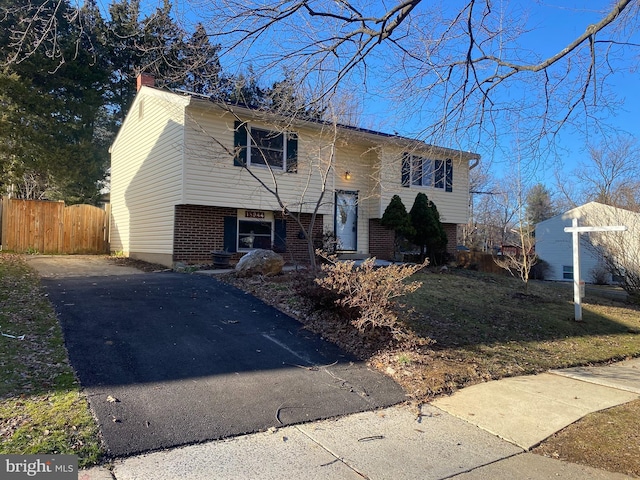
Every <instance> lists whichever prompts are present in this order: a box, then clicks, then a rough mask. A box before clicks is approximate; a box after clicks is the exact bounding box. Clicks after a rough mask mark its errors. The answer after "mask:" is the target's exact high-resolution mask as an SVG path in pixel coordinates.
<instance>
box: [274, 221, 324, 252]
mask: <svg viewBox="0 0 640 480" xmlns="http://www.w3.org/2000/svg"><path fill="white" fill-rule="evenodd" d="M275 218H284V217H283V215H282V214H281V213H278V214H276V215H275ZM300 220H301V222H302V224H303V225H304V227H305V230H308V229H309V225H310V224H311V214H310V213H303V214H302V215H301V216H300ZM312 235H313V239H314V241H315V242H316V243H317V242H318V241H319V242H320V246H321V245H322V215H317V216H316V221H315V223H314V225H313V234H312ZM300 237H301V235H300V227H299V226H298V224H297V223H296V222H295V221H293V220H292V219H290V218H288V219H287V251H286V252H284V253H281V255H282V257H283V258H284V260H285V262H287V263H302V264H308V263H309V253H308V251H307V241H306V240H305V239H304V238H300Z"/></svg>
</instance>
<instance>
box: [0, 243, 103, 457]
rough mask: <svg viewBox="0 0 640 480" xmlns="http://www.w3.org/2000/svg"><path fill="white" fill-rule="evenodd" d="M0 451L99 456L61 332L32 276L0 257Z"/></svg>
mask: <svg viewBox="0 0 640 480" xmlns="http://www.w3.org/2000/svg"><path fill="white" fill-rule="evenodd" d="M0 327H1V329H2V332H3V333H5V334H8V335H13V336H17V337H22V335H24V338H22V339H20V338H12V337H7V336H2V337H0V347H1V348H0V367H1V368H0V453H3V454H33V453H64V454H76V455H78V457H79V458H78V463H79V465H80V466H88V465H91V464H94V463H96V462H97V461H98V460H99V458H100V455H101V442H100V437H99V434H98V427H97V425H96V422H95V420H94V418H93V416H92V415H91V412H90V410H89V406H88V403H87V399H86V398H85V397H84V395H83V394H82V393H81V392H80V387H79V385H78V383H77V381H76V379H75V375H74V372H73V369H72V368H71V366H70V365H69V362H68V359H67V351H66V349H65V347H64V342H63V339H62V331H61V329H60V325H59V324H58V321H57V318H56V315H55V313H54V311H53V308H52V306H51V304H50V303H49V301H48V299H47V298H46V296H45V295H43V293H42V291H41V290H40V287H39V280H38V277H37V276H36V274H35V273H34V272H33V271H32V270H31V269H30V268H29V267H28V266H27V265H26V263H25V262H24V260H23V259H22V257H20V256H18V255H10V254H1V255H0Z"/></svg>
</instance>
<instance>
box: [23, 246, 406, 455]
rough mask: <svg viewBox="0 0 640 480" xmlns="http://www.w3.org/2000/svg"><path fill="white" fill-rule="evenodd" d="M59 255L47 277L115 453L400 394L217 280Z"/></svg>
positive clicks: (370, 404) (349, 408)
mask: <svg viewBox="0 0 640 480" xmlns="http://www.w3.org/2000/svg"><path fill="white" fill-rule="evenodd" d="M45 259H46V257H43V259H42V261H43V263H42V264H41V265H40V267H42V268H44V261H45ZM93 260H95V259H93ZM93 260H92V261H93ZM57 261H58V262H60V264H59V266H58V269H57V270H56V269H55V268H54V269H53V270H49V273H48V274H47V275H44V274H43V277H42V284H43V286H44V288H45V289H46V291H47V293H48V294H49V298H50V299H51V301H52V303H53V305H54V306H55V308H56V311H57V312H58V315H59V318H60V322H61V325H62V328H63V331H64V335H65V342H66V345H67V349H68V351H69V357H70V359H71V363H72V364H73V366H74V368H75V369H76V371H77V373H78V376H79V379H80V382H81V384H82V386H83V387H84V389H85V391H86V393H87V395H88V398H89V401H90V404H91V408H92V409H93V411H94V413H95V415H96V416H97V418H98V421H99V424H100V428H101V430H102V434H103V438H104V441H105V444H106V446H107V449H108V452H109V453H110V454H111V455H113V456H127V455H131V454H134V453H140V452H145V451H150V450H157V449H163V448H169V447H174V446H177V445H184V444H191V443H196V442H202V441H206V440H213V439H220V438H224V437H228V436H234V435H239V434H243V433H249V432H256V431H260V430H266V429H268V428H270V427H279V426H282V425H288V424H294V423H300V422H305V421H311V420H317V419H321V418H330V417H335V416H340V415H344V414H348V413H355V412H359V411H365V410H370V409H375V408H378V407H383V406H388V405H392V404H395V403H398V402H401V401H403V400H404V394H403V392H402V390H401V389H400V387H399V386H398V385H397V384H395V383H394V382H393V381H392V380H390V379H389V378H387V377H385V376H384V375H382V374H380V373H378V372H376V371H373V370H371V369H369V368H368V367H367V366H366V365H365V364H363V363H361V362H358V361H355V360H354V359H353V358H350V357H349V356H348V355H347V354H345V353H344V352H342V351H340V350H339V349H338V348H337V347H335V346H334V345H333V344H329V343H327V342H325V341H323V340H322V339H320V338H319V337H318V336H316V335H313V334H311V333H309V332H307V331H305V330H303V329H302V328H301V325H300V324H299V323H298V322H297V321H295V320H294V319H292V318H290V317H288V316H286V315H284V314H282V313H281V312H279V311H277V310H275V309H274V308H272V307H270V306H268V305H266V304H264V303H262V302H261V301H259V300H257V299H256V298H254V297H252V296H250V295H247V294H245V293H244V292H242V291H240V290H238V289H236V288H233V287H231V286H229V285H226V284H223V283H221V282H219V281H218V280H216V279H215V278H211V277H206V276H201V275H187V274H179V273H173V272H159V273H137V274H133V273H134V272H133V271H125V270H115V271H114V273H122V272H124V273H127V274H118V275H105V274H104V272H105V271H106V270H104V269H103V270H100V269H99V268H100V267H99V266H100V262H97V263H94V267H95V268H98V269H99V270H94V272H95V273H97V274H96V275H91V272H92V270H91V268H84V269H83V268H78V267H79V266H78V262H81V261H82V258H81V257H78V258H75V257H61V258H58V259H57ZM67 261H68V262H69V263H68V265H69V266H70V267H71V266H73V268H68V269H67V271H69V272H74V273H72V274H65V265H64V262H67ZM74 262H76V264H74ZM104 262H105V263H106V262H107V260H106V259H105V260H104ZM30 263H31V264H32V265H33V266H34V267H35V268H36V269H38V268H39V265H38V258H37V257H34V258H32V259H31V261H30ZM48 268H51V266H50V265H49V267H48ZM42 272H45V270H44V269H43V270H42ZM78 272H82V273H80V274H79V273H78Z"/></svg>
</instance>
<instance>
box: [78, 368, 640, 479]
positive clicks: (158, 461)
mask: <svg viewBox="0 0 640 480" xmlns="http://www.w3.org/2000/svg"><path fill="white" fill-rule="evenodd" d="M639 371H640V359H636V360H631V361H627V362H622V363H619V364H616V365H613V366H607V367H589V368H574V369H566V370H558V371H553V372H549V373H546V374H541V375H535V376H528V377H515V378H508V379H504V380H498V381H492V382H487V383H484V384H480V385H475V386H472V387H469V388H465V389H463V390H460V391H458V392H456V393H455V394H454V395H452V396H450V397H443V398H439V399H437V400H435V401H434V402H433V403H432V404H430V405H425V406H423V407H422V409H421V410H420V411H417V410H415V409H414V408H412V407H411V406H408V405H403V406H396V407H390V408H386V409H382V410H377V411H373V412H364V413H357V414H353V415H348V416H344V417H342V418H338V419H334V420H323V421H318V422H312V423H306V424H301V425H294V426H287V427H284V428H280V429H273V430H271V431H267V432H261V433H257V434H252V435H246V436H239V437H234V438H230V439H227V440H220V441H215V442H209V443H205V444H199V445H193V446H187V447H182V448H177V449H173V450H167V451H159V452H154V453H150V454H145V455H139V456H134V457H129V458H126V459H119V460H115V461H114V462H113V463H112V464H111V465H109V467H108V468H109V469H107V468H104V467H99V468H93V469H90V470H85V471H81V472H80V475H79V478H81V479H84V480H113V479H114V478H115V479H117V480H133V479H145V480H154V479H157V480H173V479H185V480H191V479H193V480H196V479H198V480H200V479H203V478H207V479H282V478H305V479H354V480H355V479H359V480H362V479H363V478H368V479H393V480H402V479H445V478H454V479H460V480H479V479H515V478H517V479H525V478H526V479H540V480H542V479H548V478H562V479H576V480H577V479H623V478H628V477H626V476H625V475H620V474H615V473H610V472H605V471H602V470H597V469H593V468H589V467H584V466H580V465H575V464H570V463H566V462H562V461H559V460H553V459H550V458H545V457H541V456H538V455H534V454H532V453H528V450H529V449H530V448H531V447H533V446H535V445H537V444H538V443H540V442H542V441H543V440H544V439H546V438H547V437H548V436H549V435H551V434H553V433H555V432H556V431H558V430H560V429H562V428H564V427H565V426H567V425H570V424H571V423H573V422H575V421H576V420H578V419H579V418H581V417H583V416H584V415H587V414H588V413H591V412H595V411H598V410H601V409H604V408H609V407H612V406H615V405H619V404H622V403H626V402H629V401H632V400H635V399H637V398H639V397H640V378H639V377H640V375H638V373H639Z"/></svg>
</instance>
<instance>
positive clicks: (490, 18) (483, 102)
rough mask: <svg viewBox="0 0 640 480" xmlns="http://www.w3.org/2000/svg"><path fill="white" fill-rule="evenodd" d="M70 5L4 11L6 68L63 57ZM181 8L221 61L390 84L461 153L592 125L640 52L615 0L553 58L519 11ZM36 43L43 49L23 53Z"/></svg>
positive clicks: (319, 5) (220, 4)
mask: <svg viewBox="0 0 640 480" xmlns="http://www.w3.org/2000/svg"><path fill="white" fill-rule="evenodd" d="M64 1H65V0H39V3H41V7H42V8H39V9H36V10H33V9H30V10H29V9H27V8H26V7H27V6H31V4H30V2H29V1H27V0H25V1H24V2H22V3H19V4H18V5H17V6H12V7H7V8H12V9H14V10H15V9H24V10H25V11H28V12H30V13H29V16H27V17H25V18H24V21H22V22H20V24H18V25H14V26H13V27H12V29H11V31H10V34H9V40H10V42H11V44H12V46H13V51H15V52H17V53H16V55H14V57H13V58H11V59H9V60H10V61H19V59H20V57H21V56H25V55H29V54H30V53H32V52H33V50H34V49H36V48H43V49H46V50H47V52H49V53H50V54H51V55H59V54H60V49H59V48H58V45H57V44H56V26H57V21H58V20H57V19H56V16H55V12H56V6H57V5H60V4H61V3H62V2H64ZM180 3H181V4H184V5H181V6H182V7H184V8H179V9H176V10H178V11H188V10H190V9H197V11H198V15H199V20H201V21H202V23H203V24H206V26H207V30H208V31H209V32H210V34H212V33H214V32H215V33H214V35H215V36H216V37H217V40H218V41H219V42H220V43H221V44H222V45H223V47H224V48H223V50H222V51H221V52H220V55H221V57H224V58H225V59H231V58H235V59H237V60H238V61H239V62H240V63H246V62H247V61H251V63H252V64H253V65H256V66H258V67H259V68H265V69H267V68H270V67H273V66H274V65H278V68H281V67H282V66H284V67H288V68H290V69H292V70H294V71H295V72H297V73H299V74H301V76H302V78H303V79H304V80H307V81H308V82H309V83H311V84H314V85H317V86H318V97H322V96H326V95H331V94H332V93H334V92H336V91H338V90H339V89H340V87H345V86H346V87H347V88H348V86H349V82H355V83H354V84H356V85H359V86H362V84H363V83H364V84H365V85H366V86H367V87H366V88H371V87H372V86H373V80H375V81H376V82H384V81H385V80H387V82H386V83H383V85H382V86H381V90H382V89H384V91H385V92H392V90H393V92H392V93H395V98H396V100H397V101H398V102H397V103H398V108H402V106H403V105H404V107H405V109H406V112H409V109H411V111H413V112H415V111H416V110H417V111H420V114H421V115H422V118H423V121H422V124H423V125H425V127H424V130H423V132H422V133H421V135H416V136H420V137H421V138H429V139H433V138H437V139H443V138H447V139H448V141H449V143H450V144H455V145H464V146H466V145H470V144H473V145H475V144H476V142H480V141H482V142H483V143H486V142H487V139H486V138H485V137H486V134H487V133H489V134H493V139H494V140H495V138H496V137H495V135H496V133H498V132H497V131H498V130H499V126H498V125H499V124H502V125H506V126H507V127H506V128H508V125H509V123H510V122H512V121H513V120H515V119H518V118H519V119H520V121H523V122H524V121H526V122H527V124H528V125H527V127H526V129H527V131H528V132H530V133H531V136H532V146H531V148H533V149H539V148H540V144H541V142H540V140H541V139H544V138H546V137H547V136H548V135H553V134H555V133H556V132H558V131H559V129H560V128H561V127H562V126H563V125H565V124H566V123H567V122H571V123H572V125H574V126H575V125H577V124H578V123H581V122H582V123H584V122H594V121H597V116H596V115H595V113H596V112H597V111H598V110H599V109H606V108H608V107H610V106H611V105H612V102H613V101H614V97H612V96H611V91H610V90H608V89H607V88H606V87H607V83H606V82H607V80H608V78H609V76H610V75H611V73H613V72H614V71H615V69H617V68H619V65H620V63H619V62H620V61H621V59H628V58H630V57H632V56H633V51H632V49H637V48H638V47H639V46H640V45H639V44H640V42H638V41H637V38H636V35H637V21H636V18H637V15H638V11H639V8H640V3H639V2H637V1H634V0H616V1H614V2H613V3H612V4H611V5H610V6H609V7H608V8H607V9H606V10H603V11H601V12H599V13H598V14H593V15H591V17H590V18H592V19H593V20H592V21H590V22H589V24H586V25H584V31H583V33H581V34H579V35H577V36H576V37H575V38H573V39H572V40H570V41H568V42H566V43H564V44H562V45H557V46H556V49H555V53H551V54H548V53H546V52H545V54H543V53H541V52H536V51H531V50H527V49H524V48H522V44H523V42H524V36H526V34H528V33H530V30H531V28H532V27H531V25H530V24H529V23H528V13H529V12H528V10H527V8H526V7H523V6H522V4H521V3H520V2H516V3H514V4H510V3H509V2H503V3H500V4H499V5H495V4H494V2H491V1H490V0H467V1H465V2H462V3H461V4H458V5H456V6H452V5H451V3H450V2H445V1H444V0H442V1H441V2H438V1H434V2H426V1H424V0H399V1H398V2H396V3H393V4H380V3H378V2H365V1H364V0H341V1H338V2H335V1H333V0H317V1H314V2H309V1H300V0H272V1H269V2H262V1H257V0H256V1H252V0H212V1H209V0H207V1H202V0H182V2H180ZM528 8H530V9H533V8H536V5H535V4H531V5H529V6H528ZM556 11H559V10H556ZM33 12H35V13H33ZM72 20H73V19H72ZM185 21H186V20H185ZM32 32H36V33H37V39H36V40H35V41H30V42H29V43H28V44H25V42H24V39H25V38H32V37H33V36H32ZM273 45H277V48H273ZM636 51H637V50H636ZM636 58H637V57H636ZM61 61H64V59H61ZM359 88H360V87H359ZM318 97H317V98H318ZM584 119H587V120H584ZM523 127H524V125H523ZM503 133H504V132H503ZM452 134H455V136H453V137H452ZM445 135H446V136H445Z"/></svg>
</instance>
